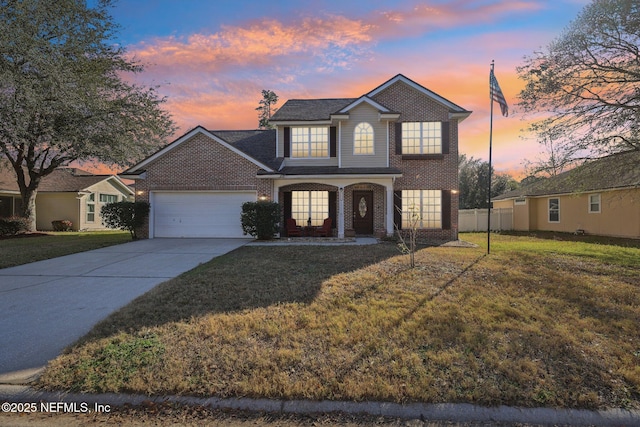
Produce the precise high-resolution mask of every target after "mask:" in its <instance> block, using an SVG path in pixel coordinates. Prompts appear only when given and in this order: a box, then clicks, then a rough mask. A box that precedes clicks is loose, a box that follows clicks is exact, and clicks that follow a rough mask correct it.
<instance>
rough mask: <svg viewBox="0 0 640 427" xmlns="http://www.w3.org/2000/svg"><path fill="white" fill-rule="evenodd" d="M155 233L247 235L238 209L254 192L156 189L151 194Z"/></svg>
mask: <svg viewBox="0 0 640 427" xmlns="http://www.w3.org/2000/svg"><path fill="white" fill-rule="evenodd" d="M152 200H153V202H152V207H151V209H152V211H153V231H154V232H153V235H154V237H247V236H244V235H243V234H242V227H241V226H240V213H241V212H242V204H243V203H244V202H249V201H255V200H256V193H255V192H237V193H236V192H187V191H179V192H167V193H165V192H159V193H154V194H153V199H152Z"/></svg>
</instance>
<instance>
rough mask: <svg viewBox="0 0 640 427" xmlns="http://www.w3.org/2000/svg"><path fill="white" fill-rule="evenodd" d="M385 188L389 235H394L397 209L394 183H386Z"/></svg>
mask: <svg viewBox="0 0 640 427" xmlns="http://www.w3.org/2000/svg"><path fill="white" fill-rule="evenodd" d="M384 188H385V190H386V193H387V215H386V218H387V236H393V233H394V229H393V217H394V209H395V207H394V206H393V184H385V186H384Z"/></svg>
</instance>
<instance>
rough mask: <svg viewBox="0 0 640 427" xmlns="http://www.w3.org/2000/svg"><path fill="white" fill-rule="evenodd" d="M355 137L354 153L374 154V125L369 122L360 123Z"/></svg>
mask: <svg viewBox="0 0 640 427" xmlns="http://www.w3.org/2000/svg"><path fill="white" fill-rule="evenodd" d="M353 138H354V140H353V153H354V154H373V127H371V125H370V124H369V123H360V124H358V126H356V129H355V131H354V136H353Z"/></svg>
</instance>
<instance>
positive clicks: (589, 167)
mask: <svg viewBox="0 0 640 427" xmlns="http://www.w3.org/2000/svg"><path fill="white" fill-rule="evenodd" d="M634 187H636V188H637V187H640V151H636V150H633V151H625V152H622V153H617V154H612V155H609V156H606V157H601V158H599V159H595V160H592V161H589V162H587V163H584V164H583V165H581V166H578V167H576V168H573V169H571V170H569V171H566V172H562V173H560V174H558V175H556V176H553V177H551V178H546V179H542V180H540V181H536V182H534V183H532V184H530V185H527V186H525V187H522V188H519V189H517V190H513V191H509V192H507V193H505V194H502V195H500V196H498V197H495V198H494V200H506V199H513V198H516V197H529V196H530V197H536V196H547V195H558V194H572V193H584V192H591V191H602V190H614V189H620V188H634Z"/></svg>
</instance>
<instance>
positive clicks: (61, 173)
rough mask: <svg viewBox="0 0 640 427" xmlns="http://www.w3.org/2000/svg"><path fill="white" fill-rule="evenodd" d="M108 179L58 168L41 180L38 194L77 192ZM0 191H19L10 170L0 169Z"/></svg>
mask: <svg viewBox="0 0 640 427" xmlns="http://www.w3.org/2000/svg"><path fill="white" fill-rule="evenodd" d="M109 177H111V175H93V174H92V173H90V172H87V171H83V170H81V169H76V168H58V169H56V170H54V171H53V172H52V173H51V174H49V175H47V176H45V177H44V178H42V181H41V182H40V185H39V186H38V192H78V191H81V190H84V189H86V188H87V187H91V186H92V185H94V184H97V183H99V182H100V181H103V180H105V179H107V178H109ZM0 190H5V191H20V190H19V187H18V183H17V182H16V176H15V172H14V171H13V170H12V169H7V168H4V167H3V168H0Z"/></svg>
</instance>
